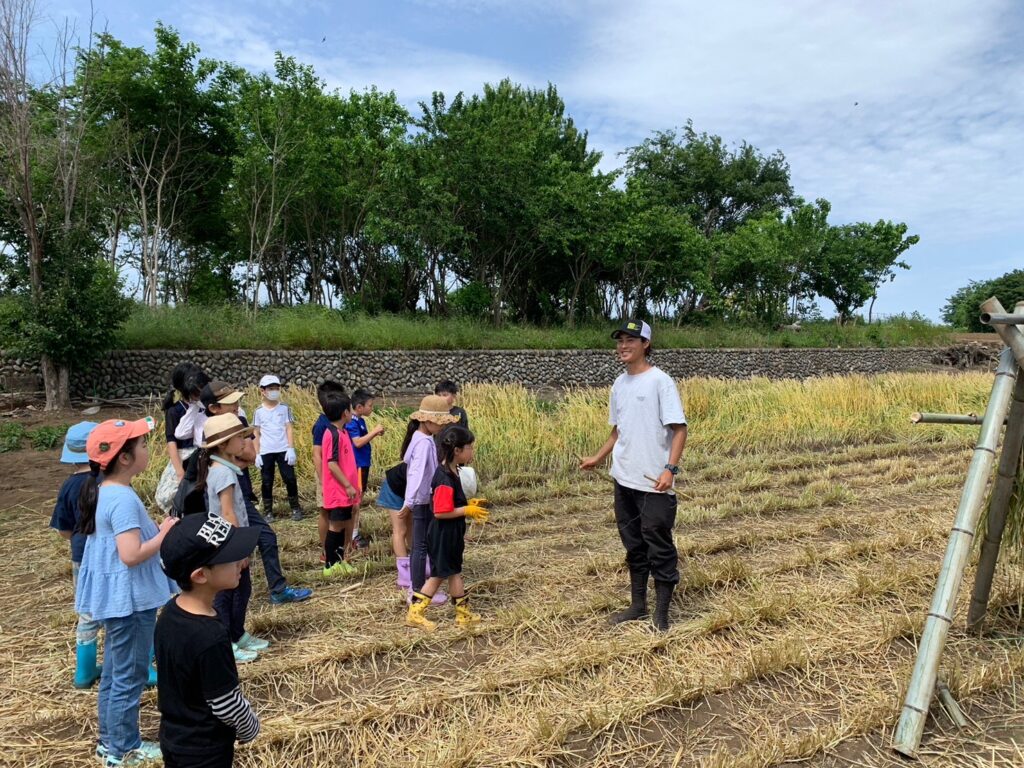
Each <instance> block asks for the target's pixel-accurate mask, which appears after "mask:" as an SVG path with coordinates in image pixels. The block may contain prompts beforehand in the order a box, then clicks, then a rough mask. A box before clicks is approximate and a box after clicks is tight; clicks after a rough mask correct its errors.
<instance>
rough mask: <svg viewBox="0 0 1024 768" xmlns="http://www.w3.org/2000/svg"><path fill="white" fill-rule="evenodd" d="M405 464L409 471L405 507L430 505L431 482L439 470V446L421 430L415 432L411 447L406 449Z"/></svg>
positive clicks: (410, 443)
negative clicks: (435, 471)
mask: <svg viewBox="0 0 1024 768" xmlns="http://www.w3.org/2000/svg"><path fill="white" fill-rule="evenodd" d="M404 460H405V463H406V464H407V465H408V467H409V470H408V474H407V480H406V484H405V506H407V507H409V508H410V509H411V508H412V507H415V506H418V505H421V504H429V503H430V480H431V479H432V478H433V477H434V470H436V469H437V445H436V444H435V443H434V438H432V437H431V436H430V435H425V434H423V433H422V432H420V431H419V430H416V431H415V432H413V435H412V440H411V441H410V442H409V447H408V448H406V449H405V456H404Z"/></svg>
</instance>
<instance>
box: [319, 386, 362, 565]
mask: <svg viewBox="0 0 1024 768" xmlns="http://www.w3.org/2000/svg"><path fill="white" fill-rule="evenodd" d="M351 414H352V411H351V401H350V400H349V399H348V398H347V397H345V396H344V395H328V396H327V397H326V398H325V399H324V415H325V416H327V418H328V419H329V420H330V422H331V423H330V425H329V426H328V427H327V430H326V431H325V432H324V438H323V445H322V446H321V454H322V458H321V461H322V464H321V467H320V476H321V477H322V478H323V494H324V509H325V510H326V511H327V520H328V526H327V538H326V542H325V545H324V557H325V560H324V576H325V577H327V578H335V577H337V576H350V575H352V574H354V573H356V569H355V568H354V567H353V566H352V565H350V564H349V563H347V562H345V549H346V547H347V546H348V543H349V540H350V537H351V531H352V522H353V520H354V518H355V516H356V510H358V508H359V500H360V491H359V488H358V484H359V469H358V467H356V457H355V452H354V450H353V448H352V440H351V439H350V438H349V436H348V433H347V432H346V431H345V424H346V423H347V422H348V420H349V417H350V416H351Z"/></svg>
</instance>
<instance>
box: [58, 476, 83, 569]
mask: <svg viewBox="0 0 1024 768" xmlns="http://www.w3.org/2000/svg"><path fill="white" fill-rule="evenodd" d="M87 477H89V473H88V472H76V473H75V474H73V475H72V476H71V477H69V478H68V479H67V480H65V481H64V485H62V486H61V487H60V493H58V494H57V503H56V504H55V505H54V507H53V517H51V518H50V527H51V528H53V530H55V531H73V530H75V526H76V525H78V495H79V494H80V493H81V492H82V483H84V482H85V479H86V478H87ZM85 539H86V536H85V534H82V533H75V534H72V536H71V562H73V563H80V562H82V553H83V552H85Z"/></svg>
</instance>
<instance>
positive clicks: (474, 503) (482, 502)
mask: <svg viewBox="0 0 1024 768" xmlns="http://www.w3.org/2000/svg"><path fill="white" fill-rule="evenodd" d="M469 506H471V507H483V508H484V509H487V508H488V507H490V506H491V502H489V501H488V500H487V499H481V498H476V499H470V500H469Z"/></svg>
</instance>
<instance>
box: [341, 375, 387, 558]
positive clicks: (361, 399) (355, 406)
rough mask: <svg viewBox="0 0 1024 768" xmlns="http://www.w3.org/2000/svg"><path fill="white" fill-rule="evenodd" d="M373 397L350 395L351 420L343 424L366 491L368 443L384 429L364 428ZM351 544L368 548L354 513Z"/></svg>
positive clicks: (358, 392) (369, 457)
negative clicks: (349, 438) (353, 449)
mask: <svg viewBox="0 0 1024 768" xmlns="http://www.w3.org/2000/svg"><path fill="white" fill-rule="evenodd" d="M373 400H374V396H373V393H371V392H370V391H369V390H367V389H357V390H356V391H355V392H353V393H352V418H351V419H349V421H348V422H347V423H346V424H345V430H346V431H347V432H348V436H349V437H351V438H352V445H353V447H354V448H355V451H356V466H357V467H358V468H359V490H360V491H362V492H365V491H366V488H367V483H368V482H369V480H370V464H371V462H372V458H373V453H372V451H373V448H372V446H371V445H370V443H371V442H372V441H373V440H375V439H376V438H378V437H380V436H381V435H383V434H384V427H382V426H377V427H374V428H373V430H372V431H370V430H369V429H368V428H367V426H366V418H365V417H367V416H369V415H370V414H371V413H373ZM352 544H353V546H355V547H356V548H357V549H366V548H367V547H368V546H370V541H369V539H368V538H363V537H361V536H360V535H359V513H358V512H357V513H356V517H355V519H354V520H353V521H352Z"/></svg>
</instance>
